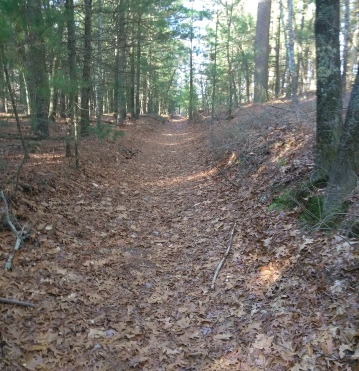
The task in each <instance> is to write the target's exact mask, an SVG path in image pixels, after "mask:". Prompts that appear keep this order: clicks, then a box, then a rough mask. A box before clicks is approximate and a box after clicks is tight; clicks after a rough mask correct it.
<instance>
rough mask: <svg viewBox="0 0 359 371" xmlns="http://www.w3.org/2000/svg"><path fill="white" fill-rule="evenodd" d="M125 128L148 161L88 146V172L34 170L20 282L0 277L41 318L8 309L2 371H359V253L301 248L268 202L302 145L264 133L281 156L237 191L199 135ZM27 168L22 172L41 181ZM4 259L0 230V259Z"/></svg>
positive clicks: (337, 243) (5, 237) (342, 245)
mask: <svg viewBox="0 0 359 371" xmlns="http://www.w3.org/2000/svg"><path fill="white" fill-rule="evenodd" d="M251 109H252V110H253V111H255V110H257V109H258V107H253V108H251ZM272 119H273V118H272ZM125 130H126V132H127V133H126V136H125V138H123V139H121V141H123V142H124V145H125V146H126V147H128V148H141V152H139V153H138V155H137V156H136V157H133V158H131V160H125V159H118V158H116V151H117V147H118V145H117V144H115V143H102V142H99V141H97V140H94V139H90V138H89V139H86V140H84V142H83V143H82V152H83V153H82V157H83V161H82V162H83V167H82V169H81V171H80V172H79V173H77V172H75V171H73V172H72V171H70V170H67V172H65V171H64V167H63V166H62V165H61V164H57V165H56V164H41V169H42V174H50V173H51V179H52V182H51V187H50V186H49V187H48V188H46V187H45V189H44V190H43V191H42V192H41V193H35V194H32V195H31V196H30V195H23V197H22V198H21V199H20V201H19V204H18V205H16V208H17V209H18V211H19V213H20V212H21V215H22V218H24V219H28V220H31V221H32V225H33V233H32V236H31V238H30V240H29V241H27V243H26V245H25V246H24V248H23V249H22V250H21V251H20V252H19V254H18V255H17V257H16V259H15V270H14V271H13V272H4V271H3V269H2V270H1V272H0V290H1V296H4V297H13V298H16V299H19V300H21V299H22V300H27V301H31V302H34V303H36V304H37V307H36V308H35V309H29V308H20V307H15V306H9V305H5V304H0V310H1V326H0V331H1V332H0V335H1V339H0V352H1V353H0V354H1V356H2V358H0V367H1V368H2V369H4V370H14V369H29V370H41V369H53V370H58V369H64V370H66V369H98V370H127V369H130V368H133V369H138V370H162V369H163V370H164V369H166V370H201V371H202V370H203V371H204V370H265V369H266V370H278V371H279V370H293V371H295V370H298V371H299V370H353V371H354V370H357V369H358V368H357V367H358V366H357V365H358V363H357V362H358V358H359V355H358V354H359V350H358V338H359V335H358V334H359V333H358V320H359V318H358V313H359V311H358V304H359V303H358V292H359V290H358V273H359V272H358V271H357V270H352V271H350V270H345V269H343V268H344V267H350V266H355V264H356V263H358V261H357V260H358V258H359V254H358V244H356V241H345V240H343V239H342V238H341V237H340V236H330V235H323V234H317V235H310V236H309V235H304V234H303V232H301V231H300V228H299V227H298V224H297V219H296V213H295V212H286V211H282V212H277V211H269V210H268V205H269V203H270V199H268V201H267V202H262V201H260V200H261V197H262V196H263V194H267V193H268V192H270V189H271V186H272V185H273V184H275V182H278V181H281V180H283V178H285V177H289V176H290V174H291V172H292V174H294V172H295V174H297V175H298V174H299V173H298V171H299V170H298V171H297V169H298V166H299V165H298V164H297V163H298V161H302V159H303V158H305V156H308V153H307V152H303V151H305V146H300V147H299V146H296V144H295V143H296V140H288V138H289V137H290V136H292V137H293V136H295V135H298V136H299V134H298V133H297V132H296V131H295V130H294V129H293V131H292V132H290V129H289V128H288V131H287V132H286V131H285V130H282V129H281V130H277V129H275V128H274V127H272V128H266V129H264V127H263V130H267V131H266V132H265V133H262V136H263V137H266V138H267V139H268V138H269V139H268V140H272V141H274V142H276V143H279V142H281V143H282V142H284V143H287V144H286V145H285V146H283V145H280V146H275V145H273V147H272V149H271V151H272V153H271V154H270V155H268V154H265V155H264V154H263V158H261V166H255V165H253V164H252V165H251V164H250V163H249V162H248V163H247V165H246V166H247V168H246V169H245V170H242V168H240V167H241V166H242V163H240V162H238V163H234V164H231V165H230V166H231V167H230V168H229V169H228V172H229V178H230V179H231V180H232V181H235V182H236V183H237V184H238V186H239V188H235V187H232V186H231V184H230V183H229V182H228V181H227V180H226V179H225V178H221V177H220V176H219V175H218V174H217V175H214V176H213V175H212V174H213V172H211V169H212V167H213V166H211V165H208V164H207V165H206V164H205V158H206V157H208V153H207V139H208V136H207V134H208V133H207V132H206V130H207V129H206V127H202V126H190V125H188V124H187V123H186V122H184V121H175V122H173V123H171V124H166V125H163V126H162V125H161V126H156V125H153V124H151V125H141V124H138V125H132V126H129V127H126V128H125ZM169 134H171V135H169ZM306 138H307V140H308V138H310V136H309V135H308V136H307V137H306ZM94 146H96V148H97V149H98V150H97V151H96V153H93V151H92V148H94ZM300 150H301V151H302V152H300ZM283 151H288V153H290V156H291V157H290V158H293V164H294V162H295V161H297V162H295V164H297V165H295V166H294V165H293V166H292V165H290V164H291V162H290V161H289V162H288V165H287V166H286V169H285V171H284V170H283V169H280V168H278V167H277V166H276V163H275V162H273V158H275V156H284V155H285V153H284V152H283ZM296 151H297V152H296ZM307 151H308V150H307ZM251 153H252V155H250V156H251V157H250V158H251V159H252V158H253V156H254V155H253V154H255V155H256V156H257V152H256V148H255V147H254V146H253V148H252V149H251ZM248 156H249V155H248ZM271 156H272V157H271ZM295 156H296V157H298V159H297V160H296V158H295ZM34 161H35V160H34ZM251 161H252V160H251ZM303 161H304V160H303ZM33 165H34V164H33V163H30V164H28V165H27V166H28V168H27V169H25V171H27V172H28V173H27V174H30V171H31V172H32V177H34V178H36V177H41V176H44V175H39V173H36V170H34V166H33ZM251 166H252V167H251ZM243 171H245V176H243V177H242V175H243V174H241V172H243ZM297 175H296V176H297ZM238 195H243V197H239V196H238ZM233 222H236V223H237V226H238V232H237V233H236V235H235V237H234V240H233V245H232V251H231V254H230V255H229V257H228V259H227V260H226V262H225V264H224V266H223V268H222V270H221V272H220V274H219V276H218V278H217V281H216V290H215V291H214V292H212V291H210V290H209V286H210V283H211V279H212V277H213V273H214V269H215V268H216V265H217V264H218V262H219V260H220V259H221V258H222V256H223V253H224V251H225V248H226V245H227V242H228V237H229V232H230V228H231V226H232V225H233ZM10 249H11V234H9V233H7V232H2V234H1V250H0V252H1V261H5V258H6V256H7V254H8V252H9V250H10Z"/></svg>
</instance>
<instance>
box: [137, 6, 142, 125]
mask: <svg viewBox="0 0 359 371" xmlns="http://www.w3.org/2000/svg"><path fill="white" fill-rule="evenodd" d="M141 19H142V15H141V13H139V14H138V21H137V40H136V42H137V45H136V112H135V118H136V119H138V118H139V117H140V111H141V106H140V83H141Z"/></svg>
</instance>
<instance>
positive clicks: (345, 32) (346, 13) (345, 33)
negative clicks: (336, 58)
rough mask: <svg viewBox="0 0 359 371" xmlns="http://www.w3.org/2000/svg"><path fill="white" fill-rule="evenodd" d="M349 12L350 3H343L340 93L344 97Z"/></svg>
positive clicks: (346, 0) (347, 1)
mask: <svg viewBox="0 0 359 371" xmlns="http://www.w3.org/2000/svg"><path fill="white" fill-rule="evenodd" d="M349 11H350V1H349V0H345V1H344V20H343V25H344V27H343V69H342V93H343V94H344V95H345V93H346V90H347V71H348V55H349V45H348V44H349V22H350V17H349Z"/></svg>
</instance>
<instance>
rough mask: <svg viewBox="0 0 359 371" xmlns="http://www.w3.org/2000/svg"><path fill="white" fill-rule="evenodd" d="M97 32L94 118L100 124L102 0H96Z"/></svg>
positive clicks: (101, 113)
mask: <svg viewBox="0 0 359 371" xmlns="http://www.w3.org/2000/svg"><path fill="white" fill-rule="evenodd" d="M97 6H98V22H97V26H98V32H97V85H96V98H97V99H96V101H97V104H96V107H97V110H96V119H97V126H100V125H101V122H102V116H103V76H102V0H97Z"/></svg>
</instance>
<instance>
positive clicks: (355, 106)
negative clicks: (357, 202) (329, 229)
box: [324, 70, 359, 226]
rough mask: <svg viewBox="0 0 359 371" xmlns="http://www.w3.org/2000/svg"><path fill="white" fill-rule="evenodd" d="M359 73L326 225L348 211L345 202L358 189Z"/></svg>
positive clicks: (337, 160)
mask: <svg viewBox="0 0 359 371" xmlns="http://www.w3.org/2000/svg"><path fill="white" fill-rule="evenodd" d="M358 117H359V70H358V73H357V75H356V80H355V83H354V87H353V90H352V93H351V96H350V101H349V106H348V111H347V115H346V118H345V122H344V126H343V133H342V136H341V138H340V144H339V148H338V152H337V156H336V158H335V160H334V164H333V167H332V171H331V173H330V177H329V181H328V185H327V189H326V194H325V199H324V215H325V216H326V224H329V226H331V224H332V223H336V222H337V221H339V220H340V219H341V217H342V215H341V214H342V213H343V212H345V209H346V208H345V202H346V200H347V198H348V196H349V195H350V193H351V192H352V191H353V190H354V188H355V187H356V186H357V178H358V177H357V173H358V171H359V155H358V154H359V120H358Z"/></svg>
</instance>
